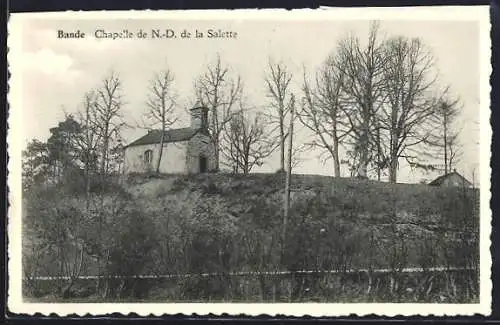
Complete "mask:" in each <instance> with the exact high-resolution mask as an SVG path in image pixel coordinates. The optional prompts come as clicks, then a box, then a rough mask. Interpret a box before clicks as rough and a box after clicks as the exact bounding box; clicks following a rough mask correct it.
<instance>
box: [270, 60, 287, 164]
mask: <svg viewBox="0 0 500 325" xmlns="http://www.w3.org/2000/svg"><path fill="white" fill-rule="evenodd" d="M292 77H293V74H292V73H291V72H290V71H289V69H288V67H287V66H286V65H285V64H284V63H282V62H278V63H275V62H273V61H271V59H269V61H268V65H267V71H266V76H265V81H266V89H267V94H268V97H269V100H270V108H271V109H270V110H269V112H268V113H267V116H268V118H269V123H271V124H272V125H273V126H274V127H275V129H273V131H272V132H274V131H275V130H276V129H277V130H278V132H279V143H280V146H279V147H280V170H282V171H284V170H285V140H286V138H287V136H288V130H287V126H286V123H287V117H288V116H289V115H290V105H288V102H289V101H290V96H292V91H291V89H290V82H291V81H292Z"/></svg>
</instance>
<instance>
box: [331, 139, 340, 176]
mask: <svg viewBox="0 0 500 325" xmlns="http://www.w3.org/2000/svg"><path fill="white" fill-rule="evenodd" d="M332 157H333V175H334V176H335V177H340V159H339V139H338V138H337V135H336V132H335V135H334V137H333V155H332Z"/></svg>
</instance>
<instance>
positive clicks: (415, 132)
mask: <svg viewBox="0 0 500 325" xmlns="http://www.w3.org/2000/svg"><path fill="white" fill-rule="evenodd" d="M384 57H385V58H386V60H385V64H384V68H383V74H384V84H385V87H384V89H385V94H386V101H385V104H384V106H383V109H382V110H381V111H380V112H379V116H378V122H379V123H380V127H381V129H382V130H383V131H384V139H383V141H384V142H386V143H388V144H389V148H388V152H387V160H388V167H389V182H391V183H394V182H396V179H397V171H398V166H399V159H400V158H405V159H407V160H408V161H409V162H410V161H412V160H414V159H415V158H416V157H417V156H418V151H417V150H416V149H417V148H419V145H421V144H425V143H427V142H428V141H429V140H430V136H431V135H432V125H431V123H429V122H430V121H431V119H430V117H432V115H433V114H434V111H435V105H436V96H435V95H434V94H433V90H434V89H433V86H434V85H435V84H436V80H437V76H436V75H434V74H433V73H432V72H433V71H432V69H433V67H434V59H433V57H432V55H431V53H430V52H429V51H427V50H426V49H425V48H424V45H423V44H422V42H421V41H420V40H419V39H409V38H405V37H394V38H391V39H389V40H387V41H386V43H385V46H384Z"/></svg>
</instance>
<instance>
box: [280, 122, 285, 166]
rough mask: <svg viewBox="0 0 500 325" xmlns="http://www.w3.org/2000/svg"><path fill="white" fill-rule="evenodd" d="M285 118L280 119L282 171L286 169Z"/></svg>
mask: <svg viewBox="0 0 500 325" xmlns="http://www.w3.org/2000/svg"><path fill="white" fill-rule="evenodd" d="M284 123H285V122H284V121H283V119H281V121H280V141H281V144H280V171H285V130H284V126H283V124H284Z"/></svg>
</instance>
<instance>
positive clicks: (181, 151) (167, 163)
mask: <svg viewBox="0 0 500 325" xmlns="http://www.w3.org/2000/svg"><path fill="white" fill-rule="evenodd" d="M187 144H188V142H187V141H183V142H175V143H165V144H164V146H163V155H162V157H161V163H160V173H186V172H187V168H186V148H187ZM159 147H160V146H159V145H158V144H148V145H141V146H133V147H128V148H127V149H125V173H143V172H147V171H154V170H155V169H156V163H157V161H158V154H159ZM146 150H153V159H152V162H151V166H147V165H146V164H145V163H144V154H145V152H146Z"/></svg>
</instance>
